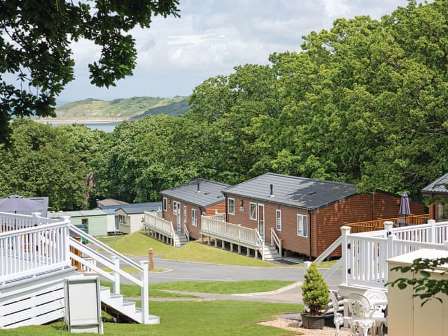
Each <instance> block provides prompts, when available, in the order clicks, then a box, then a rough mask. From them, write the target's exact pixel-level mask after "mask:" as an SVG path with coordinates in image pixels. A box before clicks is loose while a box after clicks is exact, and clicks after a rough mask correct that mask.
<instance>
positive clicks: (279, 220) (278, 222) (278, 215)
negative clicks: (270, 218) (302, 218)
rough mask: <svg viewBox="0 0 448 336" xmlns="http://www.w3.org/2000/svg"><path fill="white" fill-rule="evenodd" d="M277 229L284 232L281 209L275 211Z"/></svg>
mask: <svg viewBox="0 0 448 336" xmlns="http://www.w3.org/2000/svg"><path fill="white" fill-rule="evenodd" d="M275 229H276V230H277V231H281V230H282V211H281V210H280V209H277V210H275Z"/></svg>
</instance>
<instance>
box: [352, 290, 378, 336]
mask: <svg viewBox="0 0 448 336" xmlns="http://www.w3.org/2000/svg"><path fill="white" fill-rule="evenodd" d="M347 305H348V310H349V312H350V315H351V318H350V328H351V330H352V334H353V335H363V336H367V335H368V333H369V330H371V329H373V326H374V325H375V319H374V318H373V317H372V314H373V312H374V310H373V308H372V306H371V305H370V302H369V300H368V299H367V298H366V297H365V296H363V295H360V294H354V293H353V294H350V295H349V297H348V298H347Z"/></svg>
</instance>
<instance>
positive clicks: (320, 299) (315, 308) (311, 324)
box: [302, 264, 330, 329]
mask: <svg viewBox="0 0 448 336" xmlns="http://www.w3.org/2000/svg"><path fill="white" fill-rule="evenodd" d="M302 296H303V303H304V304H305V311H304V312H303V314H302V326H303V327H304V328H307V329H322V328H323V327H324V323H325V317H324V313H325V310H326V308H327V306H328V303H329V302H330V295H329V292H328V286H327V284H326V282H325V280H324V278H323V277H322V274H320V272H319V271H318V270H317V267H316V265H315V264H311V266H310V267H309V268H308V270H307V272H306V274H305V281H304V282H303V285H302Z"/></svg>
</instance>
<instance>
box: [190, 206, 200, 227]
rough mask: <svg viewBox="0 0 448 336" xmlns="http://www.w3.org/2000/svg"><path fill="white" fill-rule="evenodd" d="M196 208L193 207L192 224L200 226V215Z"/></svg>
mask: <svg viewBox="0 0 448 336" xmlns="http://www.w3.org/2000/svg"><path fill="white" fill-rule="evenodd" d="M196 212H197V211H196V209H195V208H191V225H193V226H198V216H197V213H196Z"/></svg>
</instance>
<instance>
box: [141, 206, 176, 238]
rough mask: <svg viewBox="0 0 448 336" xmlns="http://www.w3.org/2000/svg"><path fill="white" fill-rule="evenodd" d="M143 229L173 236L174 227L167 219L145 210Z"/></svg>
mask: <svg viewBox="0 0 448 336" xmlns="http://www.w3.org/2000/svg"><path fill="white" fill-rule="evenodd" d="M143 225H144V229H145V231H148V230H154V231H156V232H159V233H162V234H163V235H166V236H167V237H169V238H173V237H174V227H173V223H172V222H170V221H167V220H165V219H163V218H162V217H160V216H159V215H157V214H156V213H153V212H145V216H144V224H143Z"/></svg>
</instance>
